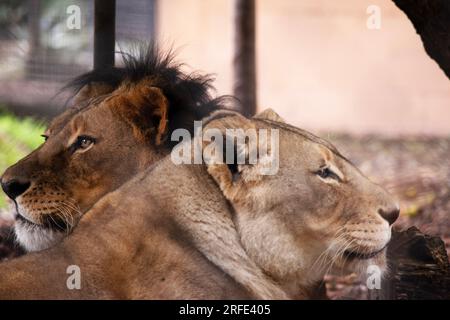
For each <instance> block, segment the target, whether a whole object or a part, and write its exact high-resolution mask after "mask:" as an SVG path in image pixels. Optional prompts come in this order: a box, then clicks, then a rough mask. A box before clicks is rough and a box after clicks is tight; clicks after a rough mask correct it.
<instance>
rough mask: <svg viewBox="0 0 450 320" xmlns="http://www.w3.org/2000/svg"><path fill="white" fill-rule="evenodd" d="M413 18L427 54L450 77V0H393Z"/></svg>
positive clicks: (410, 18) (412, 20)
mask: <svg viewBox="0 0 450 320" xmlns="http://www.w3.org/2000/svg"><path fill="white" fill-rule="evenodd" d="M393 2H394V3H395V4H396V5H397V7H399V8H400V9H401V10H402V11H403V12H404V13H405V14H406V15H407V16H408V18H409V20H411V22H412V24H413V25H414V28H415V29H416V32H417V33H418V34H419V35H420V37H421V38H422V42H423V45H424V47H425V51H426V52H427V54H428V55H429V56H430V57H431V58H432V59H434V60H435V61H436V62H437V63H438V65H439V66H440V67H441V69H442V70H443V71H444V72H445V74H446V75H447V77H448V78H449V79H450V1H449V0H393Z"/></svg>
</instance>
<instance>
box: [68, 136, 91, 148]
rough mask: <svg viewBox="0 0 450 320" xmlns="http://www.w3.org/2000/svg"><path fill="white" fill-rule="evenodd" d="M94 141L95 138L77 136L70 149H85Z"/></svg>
mask: <svg viewBox="0 0 450 320" xmlns="http://www.w3.org/2000/svg"><path fill="white" fill-rule="evenodd" d="M94 143H95V139H94V138H92V137H89V136H79V137H78V138H77V140H76V141H75V142H74V143H73V144H72V146H71V149H72V151H76V150H86V149H87V148H89V147H90V146H91V145H93V144H94Z"/></svg>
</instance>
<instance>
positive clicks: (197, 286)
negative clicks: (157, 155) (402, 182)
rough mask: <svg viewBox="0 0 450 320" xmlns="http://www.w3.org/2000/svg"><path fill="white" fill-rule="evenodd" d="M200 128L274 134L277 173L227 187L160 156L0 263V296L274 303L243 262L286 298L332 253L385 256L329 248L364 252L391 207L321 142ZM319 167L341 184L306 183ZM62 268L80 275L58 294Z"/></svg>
mask: <svg viewBox="0 0 450 320" xmlns="http://www.w3.org/2000/svg"><path fill="white" fill-rule="evenodd" d="M209 126H210V127H216V128H220V129H224V128H232V127H236V126H238V127H248V126H251V127H255V128H268V129H274V128H276V129H279V130H280V170H279V172H278V173H277V174H276V175H273V176H258V175H257V174H256V172H257V171H255V170H254V169H255V168H252V166H254V165H241V166H240V168H239V178H238V180H235V181H232V180H230V179H231V174H230V171H229V169H228V168H227V166H226V165H218V164H213V165H209V166H207V167H205V166H202V165H182V166H176V165H174V164H173V163H172V162H171V161H170V157H166V158H165V159H164V160H163V161H161V162H160V163H158V165H157V166H156V167H154V168H153V170H148V171H147V172H144V173H142V174H140V175H137V176H136V177H135V178H134V179H132V180H131V181H130V182H128V183H126V184H125V185H124V186H122V187H121V188H120V189H118V190H116V191H115V192H113V193H110V194H109V195H107V196H105V197H104V198H103V199H102V200H101V201H99V202H98V203H97V204H96V205H95V206H94V207H93V208H92V209H91V210H90V211H89V212H88V213H87V214H86V215H85V217H84V218H83V219H81V221H80V224H79V227H78V228H77V229H76V230H75V231H74V233H73V234H72V235H71V236H70V237H68V238H67V239H66V240H64V241H63V243H62V244H61V245H59V246H57V247H55V248H52V249H49V250H47V251H44V252H41V253H34V254H30V255H28V256H25V257H23V258H20V259H17V260H13V261H11V262H7V263H3V264H0V284H1V285H0V298H14V297H15V298H17V297H18V298H126V299H129V298H150V299H160V298H166V299H180V298H199V299H203V298H210V299H214V298H223V299H235V298H249V297H267V294H269V296H271V295H272V296H273V294H274V293H273V292H270V290H272V289H274V290H275V292H276V291H278V290H279V289H278V288H277V287H276V286H274V285H272V287H268V286H267V283H264V282H262V283H264V285H263V286H261V287H260V286H259V285H258V284H256V285H255V286H254V287H253V288H252V287H250V286H249V284H248V283H246V282H245V279H246V277H247V274H248V272H249V271H248V270H247V266H250V267H251V268H250V269H249V270H250V272H254V269H253V267H252V264H253V265H256V266H258V267H259V268H261V269H262V270H263V272H264V273H265V274H266V275H267V276H268V277H269V279H270V278H271V279H273V281H275V284H277V285H278V286H281V287H283V288H284V292H285V293H284V294H286V295H287V296H290V297H292V298H311V297H315V295H314V294H315V292H316V284H317V282H318V281H320V279H321V277H322V276H323V274H324V273H325V271H326V270H327V268H328V267H329V266H330V263H331V262H332V258H334V257H335V258H336V259H337V260H336V261H335V264H336V265H337V266H338V267H349V268H356V267H358V266H359V267H364V266H366V265H367V264H368V263H378V264H379V265H381V266H383V264H384V251H382V252H380V253H379V254H378V255H377V256H375V257H374V258H372V259H371V260H364V261H362V260H359V259H356V260H353V261H345V259H344V258H343V257H342V255H340V253H339V252H340V249H343V248H344V244H345V247H346V248H348V249H352V250H356V251H358V252H360V253H369V252H371V251H373V250H378V249H381V248H382V247H383V246H384V245H385V244H386V243H387V241H388V239H389V237H390V229H389V227H388V226H387V223H386V222H385V221H384V220H383V219H382V218H381V217H380V216H379V215H378V213H377V209H378V208H380V207H388V206H395V205H396V204H395V202H394V201H393V200H392V199H391V197H390V196H389V195H388V194H387V193H386V192H385V191H384V190H383V189H382V188H381V187H379V186H376V185H374V184H373V183H371V182H370V181H369V180H368V179H367V178H365V177H364V176H363V175H362V174H361V173H360V172H359V171H358V170H357V169H356V168H354V167H353V166H352V165H351V164H350V163H348V162H347V161H346V160H344V159H343V158H341V157H340V156H338V155H337V154H336V152H335V151H334V150H333V149H332V148H331V147H327V146H326V145H324V144H322V143H320V140H317V141H313V140H311V139H310V138H307V137H305V136H304V135H303V134H302V132H301V131H300V132H297V131H296V130H294V129H295V128H294V129H292V128H290V127H289V126H285V125H283V124H281V123H279V122H277V123H275V122H271V121H270V120H264V119H260V120H253V121H251V120H247V119H244V118H242V117H240V116H234V117H227V118H222V119H219V120H212V121H211V122H210V124H209ZM326 162H329V163H331V164H333V165H334V166H336V167H337V168H339V170H340V171H341V173H342V174H343V175H344V181H343V182H342V183H340V184H334V182H333V183H332V182H329V181H323V179H322V178H319V177H317V175H316V174H315V171H316V170H317V169H318V168H319V167H321V166H322V165H323V164H326ZM256 166H257V165H256ZM208 173H209V174H208ZM211 177H212V178H211ZM216 183H217V184H216ZM219 187H220V188H219ZM137 190H138V192H137ZM222 192H223V193H222ZM223 194H224V195H225V197H226V198H227V199H228V200H229V201H230V203H231V204H232V206H233V208H234V210H233V211H230V207H229V205H228V203H227V202H226V201H225V198H224V197H223ZM231 215H233V216H234V222H235V223H236V225H233V223H232V222H230V217H231ZM364 231H367V232H364ZM365 233H367V235H365V236H364V237H365V238H366V239H364V238H363V236H362V235H364V234H365ZM339 239H342V241H344V240H346V242H342V243H340V242H339ZM205 240H208V241H205ZM236 244H241V245H242V247H241V248H239V246H236ZM205 256H206V257H208V258H205ZM248 257H250V263H247V261H248ZM321 257H323V260H321ZM214 259H216V260H214ZM211 261H212V262H211ZM72 264H76V265H78V266H79V267H80V269H81V271H82V279H83V280H82V289H81V290H68V289H67V287H66V279H67V274H66V273H65V271H66V268H67V266H68V265H72ZM250 275H251V273H250ZM264 278H265V276H264ZM257 279H259V278H258V277H257ZM259 280H260V279H259ZM269 283H270V281H269ZM267 289H269V292H268V293H267V292H266V291H265V290H267ZM255 290H256V293H258V292H259V295H258V294H255ZM258 290H259V291H258ZM277 294H278V293H277Z"/></svg>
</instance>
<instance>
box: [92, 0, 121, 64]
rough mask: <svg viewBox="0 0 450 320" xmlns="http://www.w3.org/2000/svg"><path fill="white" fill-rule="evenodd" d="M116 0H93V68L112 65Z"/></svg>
mask: <svg viewBox="0 0 450 320" xmlns="http://www.w3.org/2000/svg"><path fill="white" fill-rule="evenodd" d="M115 39H116V0H95V4H94V69H99V68H105V67H111V66H114V52H115V43H116V40H115Z"/></svg>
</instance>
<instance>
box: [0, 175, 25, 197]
mask: <svg viewBox="0 0 450 320" xmlns="http://www.w3.org/2000/svg"><path fill="white" fill-rule="evenodd" d="M1 185H2V189H3V191H4V192H5V193H6V194H7V196H8V197H10V198H11V199H13V200H14V199H16V198H17V197H18V196H20V195H21V194H22V193H24V192H25V191H26V190H27V189H28V188H29V187H30V182H29V181H24V180H19V179H11V180H7V181H4V180H3V179H2V181H1Z"/></svg>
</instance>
